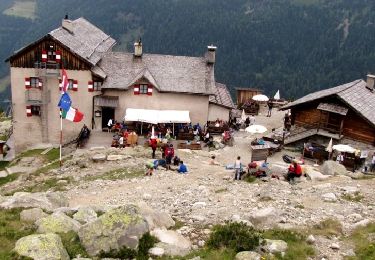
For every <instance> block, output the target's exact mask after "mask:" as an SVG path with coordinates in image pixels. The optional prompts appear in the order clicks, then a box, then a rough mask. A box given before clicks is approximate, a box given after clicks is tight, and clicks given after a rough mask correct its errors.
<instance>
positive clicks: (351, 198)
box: [341, 191, 364, 202]
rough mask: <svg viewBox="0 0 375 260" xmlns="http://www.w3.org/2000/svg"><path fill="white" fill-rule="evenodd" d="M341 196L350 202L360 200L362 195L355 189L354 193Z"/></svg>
mask: <svg viewBox="0 0 375 260" xmlns="http://www.w3.org/2000/svg"><path fill="white" fill-rule="evenodd" d="M341 198H342V199H344V200H347V201H351V202H360V201H361V200H362V199H363V198H364V196H363V195H362V194H361V193H359V192H358V191H357V192H355V193H354V194H344V195H342V196H341Z"/></svg>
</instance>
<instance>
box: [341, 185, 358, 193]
mask: <svg viewBox="0 0 375 260" xmlns="http://www.w3.org/2000/svg"><path fill="white" fill-rule="evenodd" d="M340 190H342V191H343V192H344V194H356V193H358V192H359V189H358V188H357V187H353V186H346V187H341V188H340Z"/></svg>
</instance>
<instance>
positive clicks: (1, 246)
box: [0, 209, 35, 259]
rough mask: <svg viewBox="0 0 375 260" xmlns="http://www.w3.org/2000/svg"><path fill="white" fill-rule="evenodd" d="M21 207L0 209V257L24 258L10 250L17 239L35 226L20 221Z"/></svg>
mask: <svg viewBox="0 0 375 260" xmlns="http://www.w3.org/2000/svg"><path fill="white" fill-rule="evenodd" d="M21 211H22V209H0V259H26V258H24V257H19V256H17V255H16V254H15V253H14V252H13V251H12V250H13V248H14V245H15V243H16V242H17V240H18V239H20V238H21V237H24V236H28V235H31V234H33V233H34V232H35V227H34V225H33V224H30V223H23V222H21V221H20V212H21Z"/></svg>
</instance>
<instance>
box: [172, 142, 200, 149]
mask: <svg viewBox="0 0 375 260" xmlns="http://www.w3.org/2000/svg"><path fill="white" fill-rule="evenodd" d="M177 149H190V150H202V145H201V143H190V144H187V143H184V142H182V143H181V142H180V143H178V144H177Z"/></svg>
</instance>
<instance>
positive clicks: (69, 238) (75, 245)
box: [59, 231, 89, 258]
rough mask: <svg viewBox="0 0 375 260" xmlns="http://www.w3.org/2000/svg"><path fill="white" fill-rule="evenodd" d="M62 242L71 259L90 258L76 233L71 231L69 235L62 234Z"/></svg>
mask: <svg viewBox="0 0 375 260" xmlns="http://www.w3.org/2000/svg"><path fill="white" fill-rule="evenodd" d="M59 236H60V237H61V241H62V243H63V245H64V247H65V249H66V251H67V252H68V254H69V256H70V257H71V258H74V257H77V256H78V255H80V256H81V257H88V256H89V255H88V254H87V252H86V250H85V248H84V247H83V246H82V244H81V241H80V240H79V237H78V235H77V234H76V233H75V232H74V231H69V232H68V233H60V234H59Z"/></svg>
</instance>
